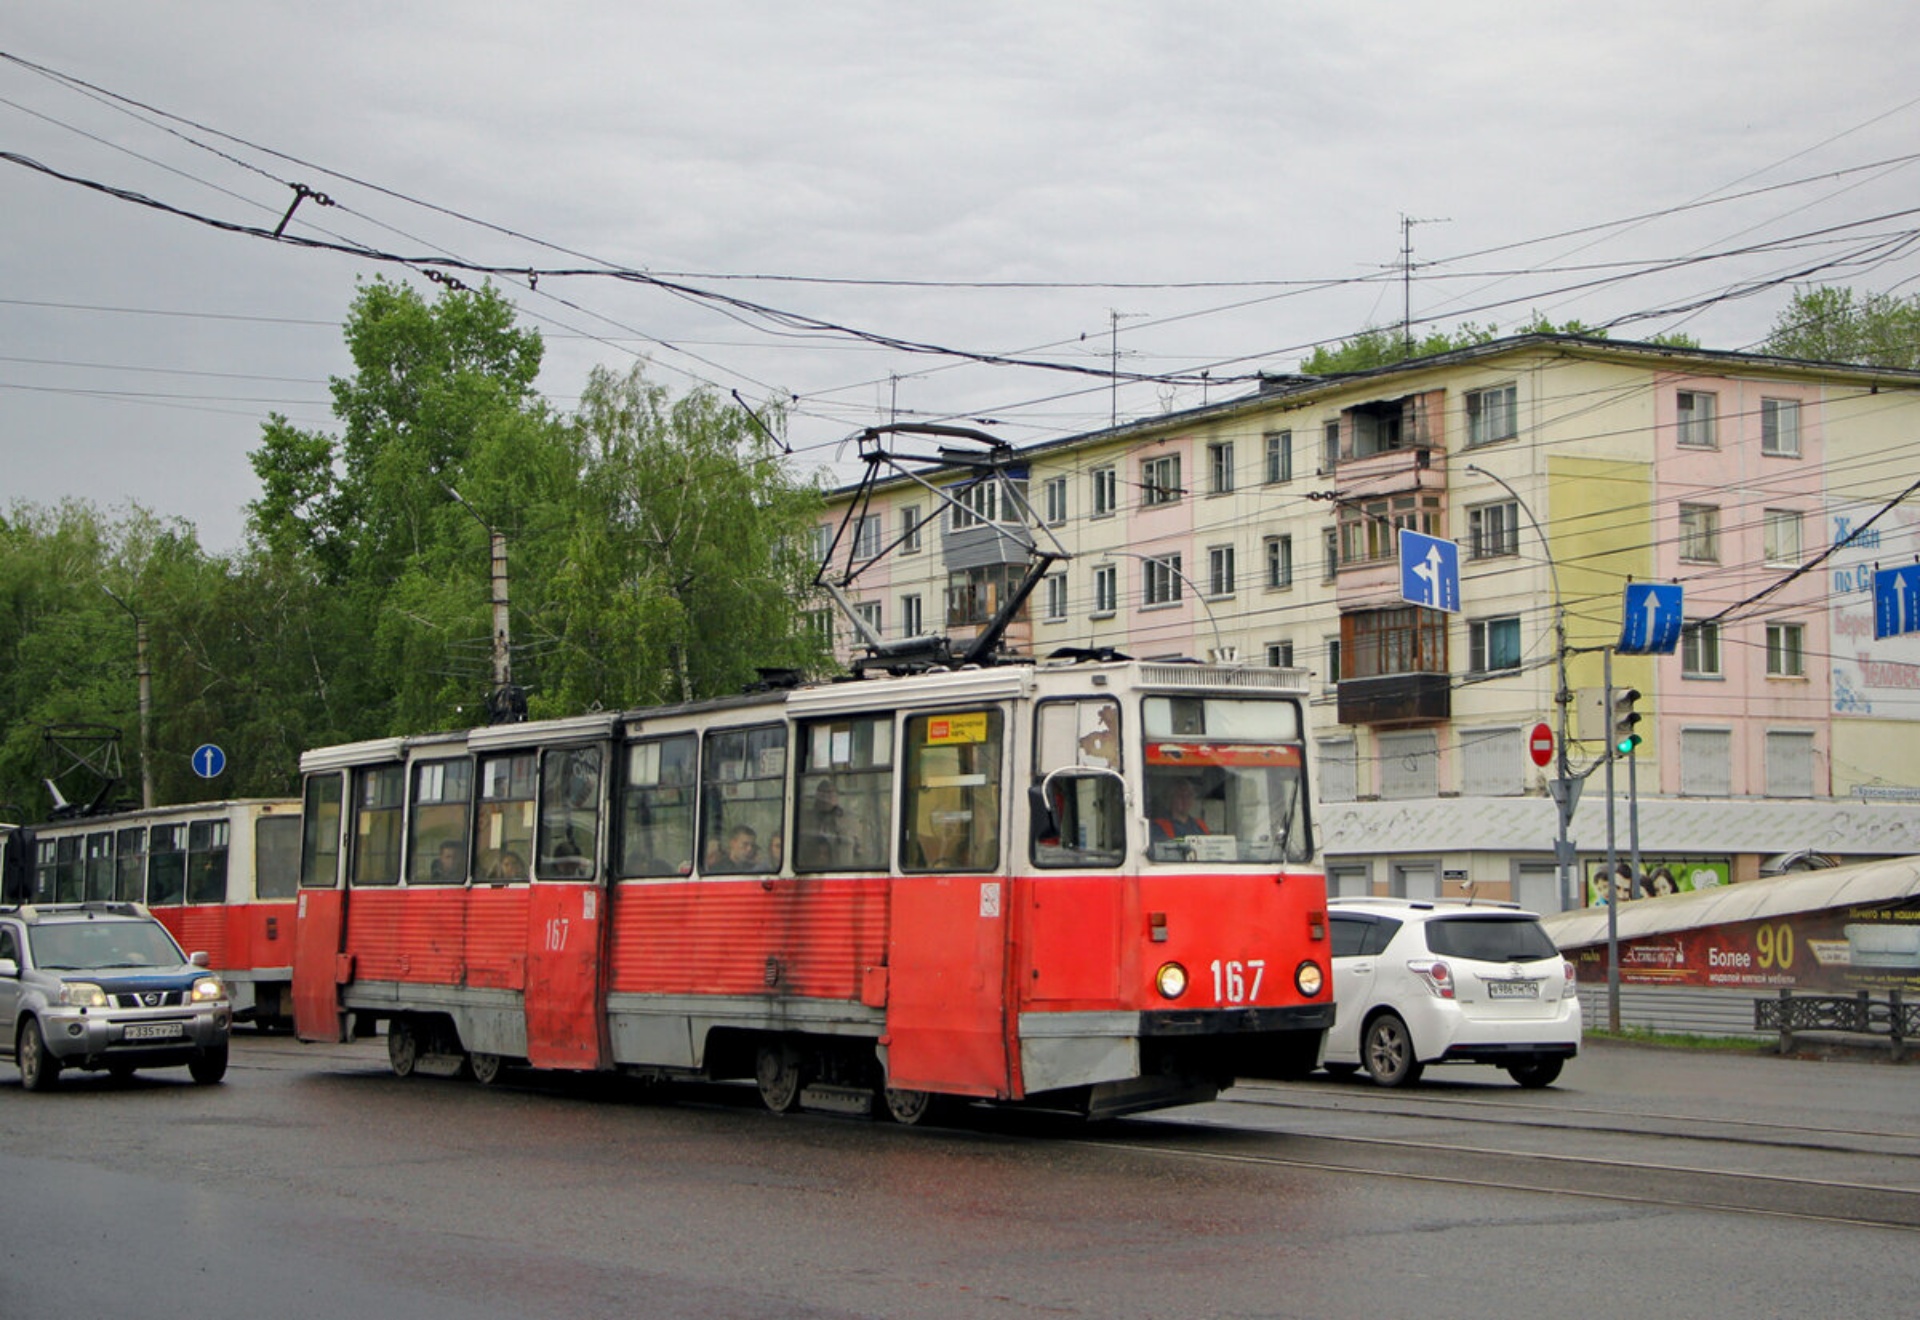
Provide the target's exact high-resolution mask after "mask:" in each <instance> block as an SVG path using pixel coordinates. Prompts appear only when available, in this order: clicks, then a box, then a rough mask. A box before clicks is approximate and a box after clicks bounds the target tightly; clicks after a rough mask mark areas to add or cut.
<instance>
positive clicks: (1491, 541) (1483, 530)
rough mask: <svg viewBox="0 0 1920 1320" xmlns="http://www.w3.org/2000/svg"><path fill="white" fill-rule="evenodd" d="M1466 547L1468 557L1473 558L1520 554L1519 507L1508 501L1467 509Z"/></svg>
mask: <svg viewBox="0 0 1920 1320" xmlns="http://www.w3.org/2000/svg"><path fill="white" fill-rule="evenodd" d="M1467 546H1468V554H1469V556H1470V557H1471V558H1474V559H1492V558H1494V557H1495V556H1497V555H1517V554H1519V553H1520V506H1519V505H1518V504H1517V503H1515V502H1513V501H1511V500H1509V501H1507V502H1505V503H1503V504H1482V505H1480V506H1479V507H1478V508H1475V509H1468V510H1467Z"/></svg>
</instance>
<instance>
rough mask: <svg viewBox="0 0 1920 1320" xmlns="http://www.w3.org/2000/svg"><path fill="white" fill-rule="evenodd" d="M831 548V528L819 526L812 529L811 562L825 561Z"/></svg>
mask: <svg viewBox="0 0 1920 1320" xmlns="http://www.w3.org/2000/svg"><path fill="white" fill-rule="evenodd" d="M831 549H833V528H831V527H827V526H820V527H816V528H814V529H813V562H814V563H816V564H824V563H826V562H827V552H828V551H829V550H831Z"/></svg>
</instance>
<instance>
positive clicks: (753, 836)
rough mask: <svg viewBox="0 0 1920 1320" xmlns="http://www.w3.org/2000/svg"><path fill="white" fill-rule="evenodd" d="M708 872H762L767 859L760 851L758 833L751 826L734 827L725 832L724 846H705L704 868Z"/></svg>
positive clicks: (715, 844) (711, 844) (765, 866)
mask: <svg viewBox="0 0 1920 1320" xmlns="http://www.w3.org/2000/svg"><path fill="white" fill-rule="evenodd" d="M705 869H707V870H709V871H764V870H767V869H768V867H767V858H766V856H765V855H764V854H762V853H761V851H760V833H759V831H758V830H756V829H754V828H753V826H751V825H735V826H734V827H733V828H732V829H730V830H728V831H727V841H726V844H725V845H724V846H722V845H720V844H719V843H710V844H708V845H707V862H706V868H705Z"/></svg>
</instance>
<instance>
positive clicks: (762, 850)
mask: <svg viewBox="0 0 1920 1320" xmlns="http://www.w3.org/2000/svg"><path fill="white" fill-rule="evenodd" d="M786 778H787V726H786V725H784V724H769V725H762V726H760V727H756V728H751V729H723V730H721V731H720V732H718V733H710V734H708V735H707V751H706V765H705V781H704V784H703V786H702V791H701V819H702V841H701V862H700V869H701V870H702V871H705V872H712V873H716V874H728V873H732V874H738V873H740V872H758V871H777V870H779V869H780V853H781V850H782V848H783V847H784V846H785V845H784V844H783V843H782V836H783V832H784V831H785V828H786V796H785V794H786Z"/></svg>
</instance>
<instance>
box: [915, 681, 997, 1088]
mask: <svg viewBox="0 0 1920 1320" xmlns="http://www.w3.org/2000/svg"><path fill="white" fill-rule="evenodd" d="M1004 727H1005V719H1004V716H1003V714H1002V712H1001V711H999V710H979V711H964V712H956V713H952V714H945V715H932V716H925V715H922V716H914V717H912V718H910V719H908V720H907V722H906V740H905V744H906V745H905V748H904V751H905V765H904V772H905V788H906V793H905V798H904V801H903V811H904V813H905V814H904V820H903V821H902V843H903V852H902V856H901V869H902V870H904V871H906V872H908V874H906V875H904V876H902V877H900V878H899V879H897V880H895V881H894V888H893V896H892V901H891V904H890V918H889V932H888V946H889V947H888V958H887V961H888V964H889V973H890V983H889V986H888V996H887V1084H888V1085H889V1086H893V1087H898V1088H900V1089H903V1090H925V1091H945V1092H949V1093H952V1094H959V1095H978V1096H993V1097H1001V1098H1010V1096H1011V1090H1012V1067H1011V1049H1012V1046H1011V1038H1012V1032H1011V1028H1010V1024H1009V1022H1008V1020H1007V1014H1008V1006H1007V986H1006V978H1007V941H1008V938H1009V937H1008V930H1009V923H1008V920H1007V905H1008V904H1007V900H1008V894H1007V885H1006V881H1005V879H1004V877H1003V875H1002V874H1001V872H1000V855H1001V842H1002V841H1001V837H1000V835H1001V819H1002V814H1003V807H1004V805H1005V804H1004V802H1003V794H1002V793H1001V791H1000V788H1001V784H1002V782H1003V778H1004V774H1005V749H1004V737H1003V730H1004ZM915 872H919V873H920V874H914V873H915Z"/></svg>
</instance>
